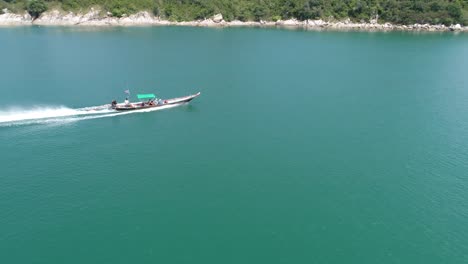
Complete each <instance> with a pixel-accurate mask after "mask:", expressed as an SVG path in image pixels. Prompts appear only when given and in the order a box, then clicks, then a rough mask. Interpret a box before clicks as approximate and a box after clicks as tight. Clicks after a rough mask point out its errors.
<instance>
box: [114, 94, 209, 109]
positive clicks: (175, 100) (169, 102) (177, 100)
mask: <svg viewBox="0 0 468 264" xmlns="http://www.w3.org/2000/svg"><path fill="white" fill-rule="evenodd" d="M199 95H200V93H196V94H193V95H189V96H184V97H178V98H172V99H166V100H162V103H159V104H154V105H149V104H146V103H143V102H137V103H131V104H117V105H115V106H113V107H112V109H114V110H116V111H135V110H141V109H148V108H158V107H162V106H166V105H173V104H181V103H188V102H190V101H192V100H193V99H194V98H195V97H197V96H199Z"/></svg>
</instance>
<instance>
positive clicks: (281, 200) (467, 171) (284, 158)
mask: <svg viewBox="0 0 468 264" xmlns="http://www.w3.org/2000/svg"><path fill="white" fill-rule="evenodd" d="M0 50H1V53H0V55H1V58H0V166H1V168H0V259H1V263H28V264H30V263H47V264H50V263H80V264H82V263H112V264H115V263H203V264H210V263H213V264H219V263H233V264H234V263H236V264H237V263H269V264H270V263H285V264H292V263H307V264H309V263H359V264H362V263H369V264H375V263H467V262H468V203H467V201H468V74H467V73H468V34H458V35H457V34H449V33H443V34H442V33H431V34H416V33H398V32H394V33H359V32H341V33H340V32H313V31H293V30H277V29H254V28H230V29H208V28H185V27H154V28H85V27H83V28H81V27H77V28H66V27H15V28H1V29H0ZM126 89H129V90H130V92H131V96H132V98H134V97H135V95H136V94H137V93H155V94H156V95H157V96H158V97H160V98H172V97H178V96H184V95H188V94H193V93H196V92H198V91H200V92H201V93H202V95H201V96H200V97H199V98H197V99H195V100H194V101H193V102H192V103H190V104H188V105H181V106H177V107H174V108H170V109H164V110H160V111H151V112H143V113H141V112H139V113H128V114H117V113H115V112H112V111H108V110H106V109H105V107H102V108H100V106H102V105H104V104H108V103H110V102H111V101H112V100H113V99H117V100H119V101H123V99H124V98H125V94H124V93H123V91H124V90H126ZM90 109H97V110H94V111H88V110H90Z"/></svg>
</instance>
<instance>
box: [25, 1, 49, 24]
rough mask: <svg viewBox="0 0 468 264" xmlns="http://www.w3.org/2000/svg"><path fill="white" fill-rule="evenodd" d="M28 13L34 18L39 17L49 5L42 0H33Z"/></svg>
mask: <svg viewBox="0 0 468 264" xmlns="http://www.w3.org/2000/svg"><path fill="white" fill-rule="evenodd" d="M27 10H28V13H29V14H30V15H31V16H32V17H33V18H34V19H36V18H38V17H39V16H40V15H41V14H42V13H44V12H45V11H46V10H47V6H46V4H45V3H44V1H42V0H31V1H30V2H29V3H28V6H27Z"/></svg>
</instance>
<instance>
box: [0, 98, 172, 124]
mask: <svg viewBox="0 0 468 264" xmlns="http://www.w3.org/2000/svg"><path fill="white" fill-rule="evenodd" d="M179 105H181V104H173V105H167V106H162V107H157V108H147V109H141V110H135V111H128V112H117V111H115V110H112V109H109V106H110V105H101V106H91V107H84V108H75V109H73V108H68V107H65V106H55V107H51V106H46V107H44V106H40V107H34V108H29V109H24V108H18V107H16V108H9V109H6V110H1V109H0V127H5V126H19V125H30V124H51V123H68V122H75V121H80V120H88V119H97V118H105V117H113V116H119V115H128V114H134V113H142V112H152V111H158V110H163V109H167V108H172V107H176V106H179Z"/></svg>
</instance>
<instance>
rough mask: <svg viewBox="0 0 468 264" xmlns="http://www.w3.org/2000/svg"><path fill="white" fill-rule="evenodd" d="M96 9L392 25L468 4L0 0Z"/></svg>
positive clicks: (467, 8) (467, 12)
mask: <svg viewBox="0 0 468 264" xmlns="http://www.w3.org/2000/svg"><path fill="white" fill-rule="evenodd" d="M95 6H99V7H100V8H101V9H102V10H104V11H105V12H110V13H111V14H112V16H115V17H121V16H125V15H129V14H132V13H136V12H138V11H141V10H147V11H150V12H152V13H153V14H155V15H157V16H160V17H161V18H163V19H168V20H171V21H192V20H198V19H203V18H206V17H210V16H212V15H213V14H217V13H221V14H222V15H223V17H224V19H225V20H226V21H232V20H241V21H260V20H268V21H276V20H279V19H289V18H297V19H299V20H306V19H318V18H322V19H327V20H329V19H334V20H340V19H345V18H350V19H351V20H353V21H369V20H370V19H372V18H375V17H378V18H379V22H391V23H394V24H414V23H420V24H425V23H428V24H445V25H450V24H457V23H459V24H462V25H468V0H458V1H457V0H455V1H449V0H434V1H422V0H388V1H379V0H344V1H340V0H60V1H43V0H0V9H3V8H8V9H9V10H10V11H12V12H16V13H20V12H24V11H25V10H28V11H29V12H30V13H31V15H33V16H38V15H40V13H42V12H44V11H45V10H47V9H51V8H56V9H57V8H58V9H62V10H64V11H74V12H76V11H86V10H88V9H89V8H91V7H95Z"/></svg>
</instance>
